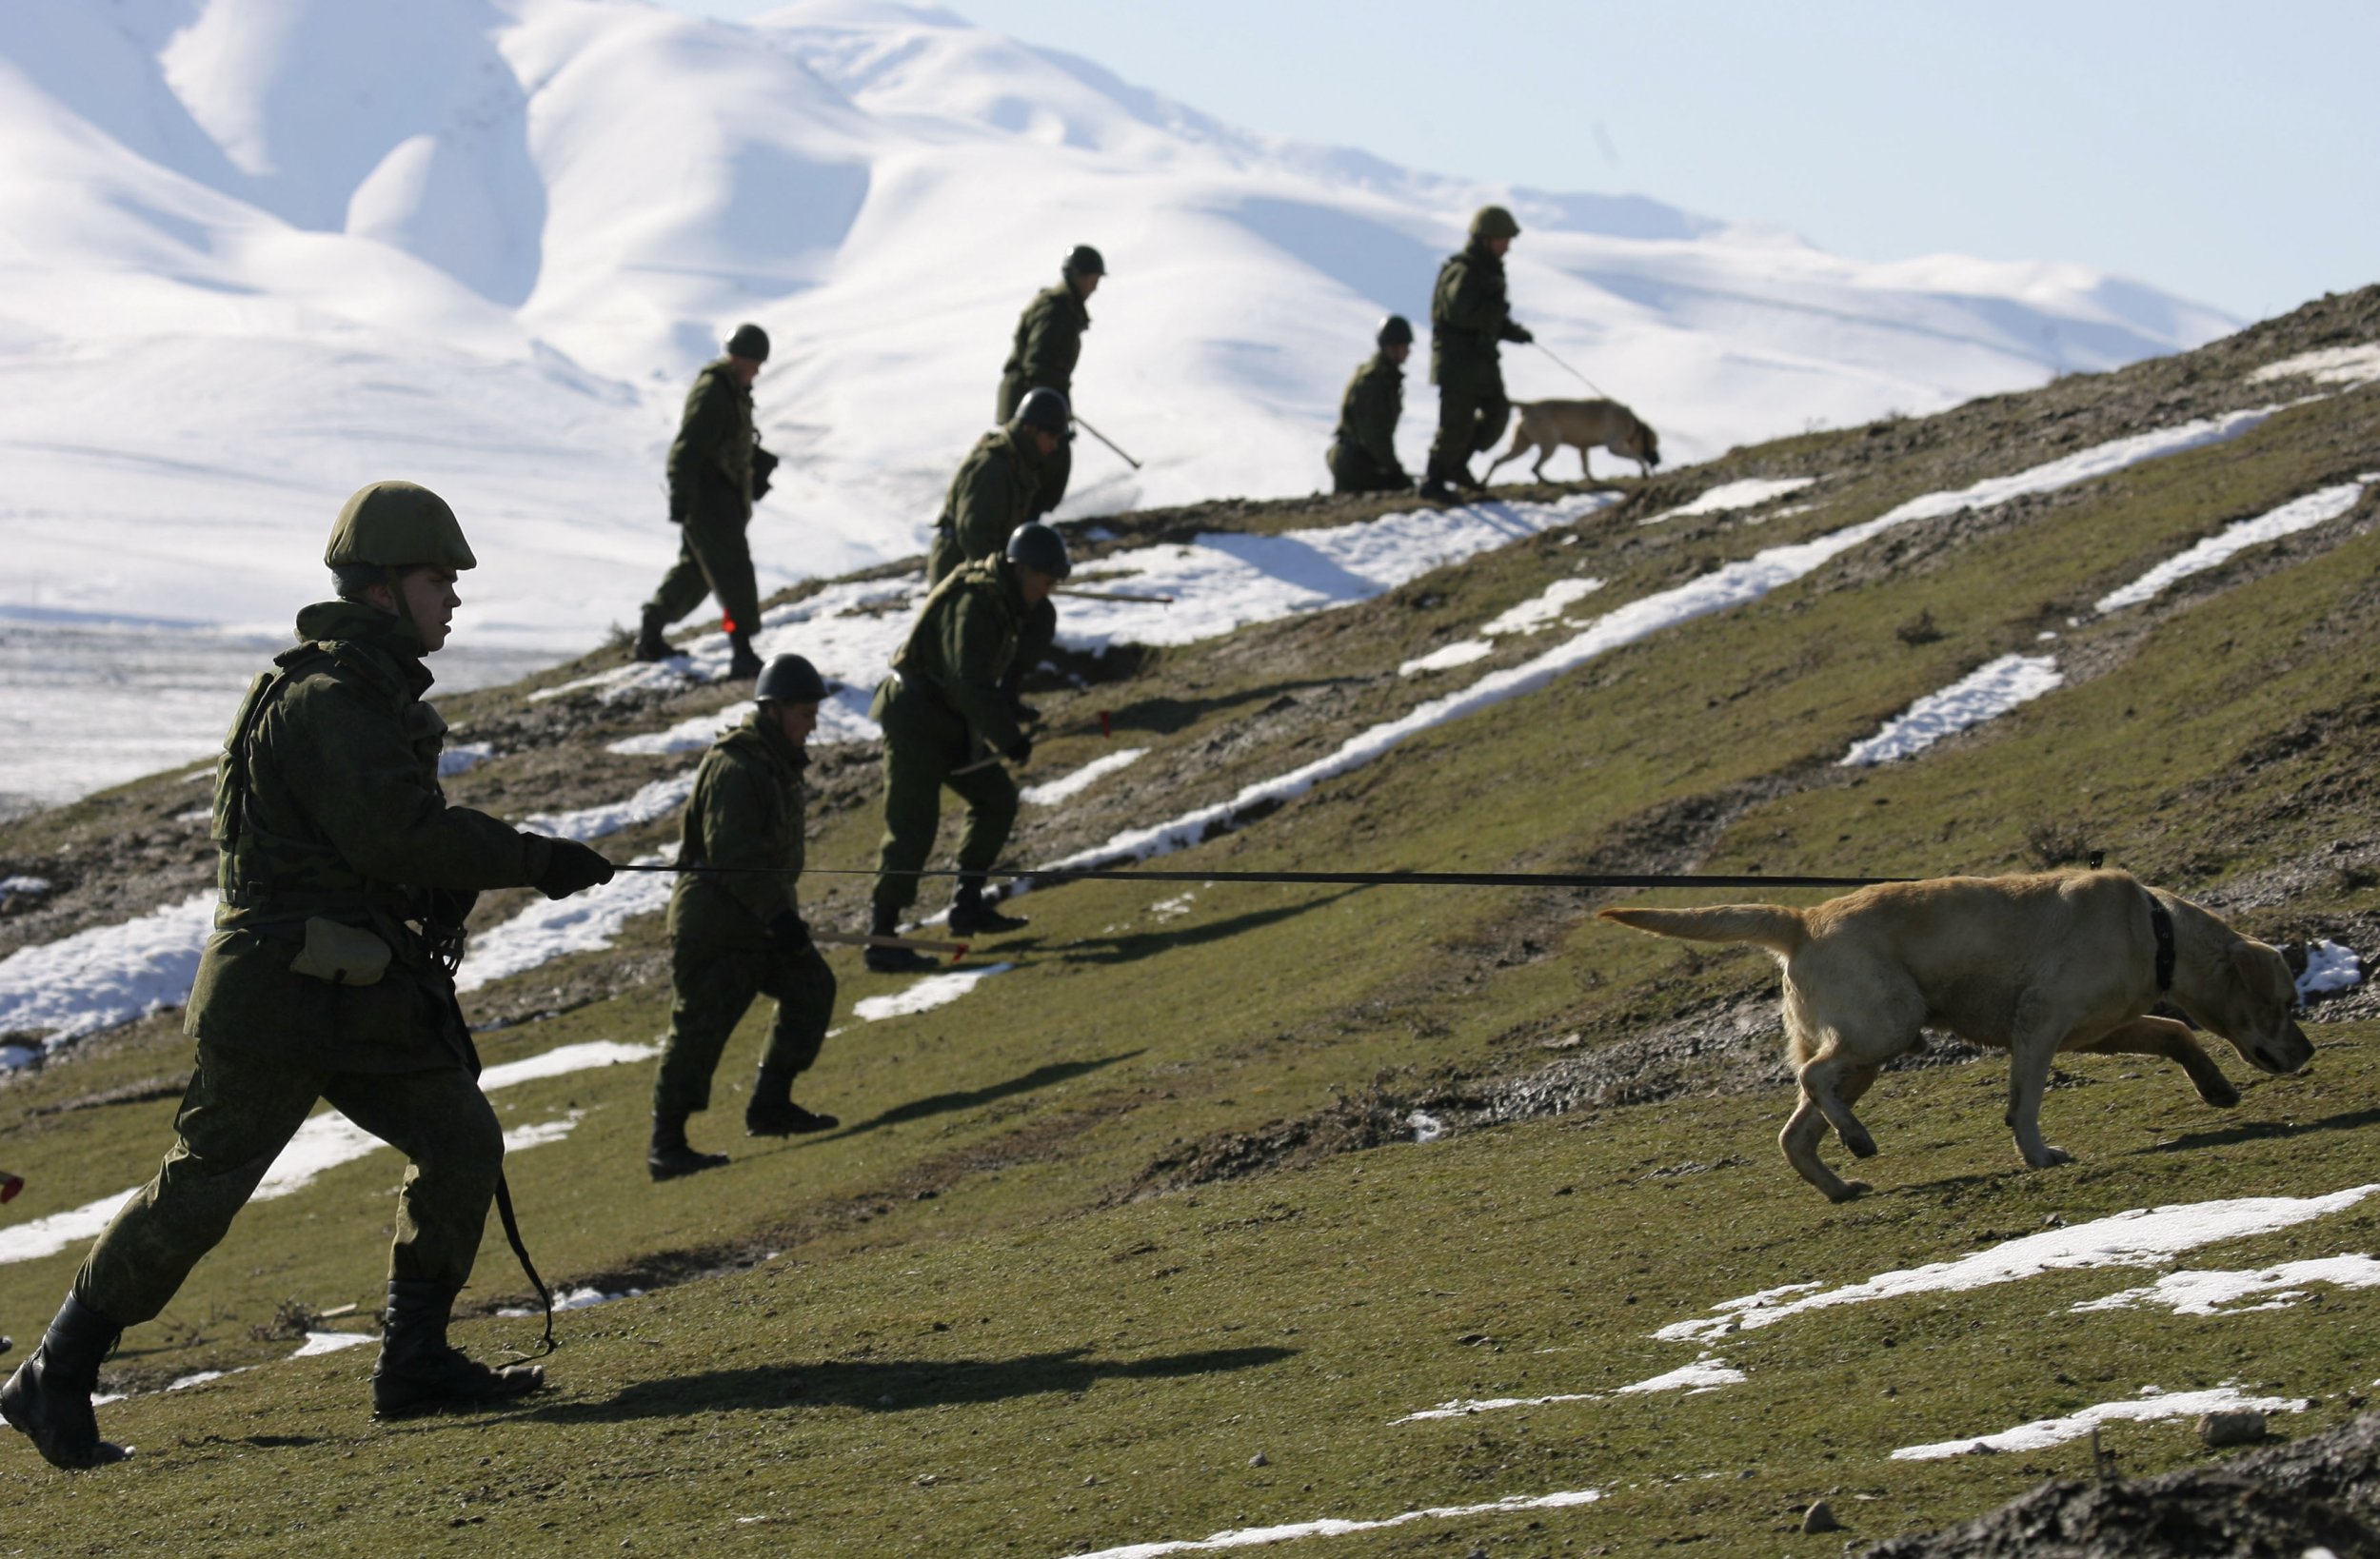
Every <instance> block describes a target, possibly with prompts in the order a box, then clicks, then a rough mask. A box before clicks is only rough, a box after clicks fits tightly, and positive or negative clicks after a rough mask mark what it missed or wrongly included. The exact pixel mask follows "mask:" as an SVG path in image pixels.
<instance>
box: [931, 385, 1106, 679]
mask: <svg viewBox="0 0 2380 1559" xmlns="http://www.w3.org/2000/svg"><path fill="white" fill-rule="evenodd" d="M1072 437H1074V429H1073V427H1072V426H1071V425H1070V424H1069V423H1068V421H1067V416H1066V398H1065V397H1064V396H1063V395H1061V394H1059V393H1058V391H1056V390H1054V389H1037V390H1032V391H1029V392H1028V393H1027V394H1026V395H1025V398H1024V400H1023V401H1022V402H1021V403H1020V404H1019V405H1018V406H1017V414H1016V415H1015V416H1013V417H1011V418H1009V419H1008V421H1007V423H1006V424H1004V425H1002V426H1000V427H997V428H994V429H993V430H992V431H991V432H989V433H986V434H984V435H983V436H982V438H981V439H978V440H977V441H976V444H975V448H974V450H973V451H971V452H970V453H969V454H968V456H967V459H966V463H965V464H962V465H961V466H960V467H959V474H958V475H957V476H955V477H953V478H951V479H950V496H949V497H947V498H945V499H944V500H943V501H942V518H941V519H939V520H937V521H935V522H934V540H933V543H932V544H931V545H929V546H928V547H927V548H926V551H925V586H926V588H927V589H928V590H931V589H932V588H933V587H934V586H935V585H937V584H940V583H942V581H943V580H944V579H946V578H948V577H949V576H950V574H951V572H952V571H953V570H954V569H957V568H959V567H960V566H961V565H962V564H965V563H971V562H982V560H983V559H985V558H997V557H999V556H1000V555H1001V554H1002V552H1004V551H1006V550H1007V547H1008V538H1009V537H1011V536H1013V535H1015V534H1016V531H1017V527H1018V526H1020V525H1021V524H1024V523H1026V522H1028V521H1030V520H1031V519H1032V518H1033V517H1034V516H1035V515H1037V514H1039V513H1040V512H1041V508H1040V507H1039V506H1038V505H1037V503H1036V500H1037V498H1038V496H1039V494H1040V491H1041V472H1042V471H1043V470H1044V469H1046V468H1047V466H1048V464H1049V463H1050V461H1052V460H1053V459H1055V458H1057V457H1058V456H1059V455H1060V454H1061V452H1062V451H1063V450H1064V449H1065V447H1066V441H1067V440H1068V439H1071V438H1072ZM1057 641H1058V608H1057V607H1056V606H1054V605H1052V604H1051V603H1050V602H1046V601H1044V602H1041V604H1040V605H1039V606H1036V607H1034V608H1033V611H1032V614H1031V615H1030V616H1029V617H1028V618H1027V619H1026V621H1025V624H1024V631H1023V633H1022V634H1021V636H1020V637H1019V638H1018V641H1017V653H1016V657H1015V659H1014V660H1013V661H1010V663H1009V666H1008V674H1007V675H1006V676H1005V677H1003V678H1002V680H1001V691H1002V694H1004V695H1005V696H1006V697H1007V700H1008V711H1009V713H1010V714H1012V715H1014V716H1016V717H1017V719H1018V720H1020V721H1022V722H1025V723H1030V722H1032V721H1033V720H1039V719H1040V718H1041V711H1039V710H1037V709H1035V708H1034V707H1033V706H1032V705H1031V704H1029V703H1027V702H1025V701H1024V699H1023V695H1022V690H1023V686H1024V674H1025V673H1026V672H1028V671H1030V670H1032V669H1033V668H1034V667H1035V666H1038V665H1040V664H1041V658H1042V657H1043V656H1045V655H1047V654H1048V653H1049V648H1050V646H1051V645H1052V644H1054V643H1056V642H1057Z"/></svg>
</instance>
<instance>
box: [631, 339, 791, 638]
mask: <svg viewBox="0 0 2380 1559" xmlns="http://www.w3.org/2000/svg"><path fill="white" fill-rule="evenodd" d="M767 361H768V332H767V331H765V330H764V329H762V328H761V327H760V326H757V325H739V326H736V333H735V334H734V335H732V336H729V337H728V338H727V355H726V356H724V357H722V358H720V359H719V360H718V361H717V362H714V363H711V364H708V365H705V366H704V369H703V371H702V372H701V373H699V374H696V375H695V376H694V387H693V388H692V389H690V390H688V391H687V392H686V398H685V416H684V419H683V420H682V421H681V422H680V423H679V424H678V438H677V442H676V443H674V444H671V445H670V446H669V520H670V523H672V524H674V525H676V526H678V528H679V529H680V531H681V532H683V536H682V538H681V540H680V542H679V544H678V561H677V562H676V563H674V564H673V565H671V567H670V570H669V572H668V573H666V574H664V575H663V576H662V582H661V588H660V589H658V590H655V591H654V592H653V599H652V600H650V601H648V602H645V618H644V622H642V623H641V624H640V625H639V627H638V628H637V635H636V658H637V659H638V660H640V661H658V660H661V659H662V658H663V657H664V656H666V655H667V654H668V653H669V641H667V640H666V639H664V638H663V637H662V633H663V630H664V629H665V628H667V627H668V626H669V625H670V624H671V623H672V622H677V621H678V619H680V618H682V617H684V616H685V615H686V613H688V612H690V611H692V610H694V608H695V607H697V606H700V605H701V604H702V603H703V597H704V595H705V594H708V595H713V596H716V597H718V598H719V609H720V612H721V613H722V614H723V615H724V617H725V619H726V622H727V643H728V645H729V647H730V648H731V649H732V650H733V651H734V657H733V659H732V660H730V661H728V664H727V675H728V676H729V677H731V678H733V679H735V680H736V681H744V680H745V679H747V678H752V677H757V676H759V675H760V671H761V658H760V657H759V656H758V655H756V654H755V653H753V650H752V630H753V629H755V628H757V627H759V626H760V624H761V597H760V585H759V583H758V582H757V581H756V580H755V579H754V577H753V573H752V546H751V543H750V541H749V540H748V539H747V538H746V536H745V532H746V530H748V529H749V528H750V526H751V523H752V504H753V503H754V502H755V501H756V500H758V499H759V498H760V497H761V495H762V494H764V493H765V492H767V491H768V475H769V473H770V472H771V471H774V470H775V469H776V468H777V457H776V456H774V455H772V454H770V453H769V452H768V451H767V450H765V449H764V448H762V447H761V446H760V442H759V440H758V438H757V437H756V436H755V435H754V433H753V431H752V382H753V381H754V380H755V379H758V378H759V377H760V373H761V365H762V364H764V363H765V362H767Z"/></svg>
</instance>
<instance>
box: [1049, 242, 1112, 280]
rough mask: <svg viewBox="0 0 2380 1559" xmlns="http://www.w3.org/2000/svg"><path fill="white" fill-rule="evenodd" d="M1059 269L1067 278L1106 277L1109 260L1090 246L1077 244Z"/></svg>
mask: <svg viewBox="0 0 2380 1559" xmlns="http://www.w3.org/2000/svg"><path fill="white" fill-rule="evenodd" d="M1058 269H1059V271H1060V273H1061V275H1066V276H1104V275H1106V274H1107V260H1106V257H1105V256H1103V255H1101V253H1100V251H1099V250H1097V249H1095V248H1093V247H1091V246H1090V245H1088V244H1077V245H1076V246H1075V247H1074V248H1073V249H1072V250H1070V251H1069V252H1068V253H1067V255H1066V258H1065V260H1064V262H1063V263H1062V264H1061V265H1060V266H1059V267H1058Z"/></svg>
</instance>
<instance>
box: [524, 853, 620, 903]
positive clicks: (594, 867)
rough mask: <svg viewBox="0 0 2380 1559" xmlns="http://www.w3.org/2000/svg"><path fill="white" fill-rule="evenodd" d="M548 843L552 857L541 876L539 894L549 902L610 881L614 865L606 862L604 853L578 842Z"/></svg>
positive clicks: (548, 858)
mask: <svg viewBox="0 0 2380 1559" xmlns="http://www.w3.org/2000/svg"><path fill="white" fill-rule="evenodd" d="M545 842H546V844H547V845H548V846H550V853H549V854H548V855H547V856H546V858H545V871H544V872H542V873H540V874H539V875H538V878H537V891H538V892H539V893H542V894H544V895H545V897H546V898H569V897H570V896H571V895H572V894H574V893H585V891H586V890H587V889H589V888H591V887H594V886H595V885H596V884H597V883H599V882H608V881H610V880H611V877H612V869H611V862H610V861H608V860H605V858H604V857H603V852H601V851H599V850H595V849H593V848H590V847H589V846H587V845H584V844H581V843H580V842H579V841H578V840H576V839H547V840H546V841H545Z"/></svg>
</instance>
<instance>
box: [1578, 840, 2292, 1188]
mask: <svg viewBox="0 0 2380 1559" xmlns="http://www.w3.org/2000/svg"><path fill="white" fill-rule="evenodd" d="M1601 918H1603V919H1606V920H1616V921H1617V922H1619V923H1620V924H1621V925H1626V926H1634V927H1636V929H1637V930H1639V931H1650V932H1653V933H1655V934H1656V935H1657V936H1662V937H1686V938H1688V939H1691V940H1694V941H1704V942H1750V943H1752V944H1754V945H1755V946H1757V947H1765V948H1767V949H1768V950H1769V951H1770V952H1771V953H1773V954H1775V956H1776V958H1777V961H1778V962H1779V963H1781V964H1783V965H1784V966H1785V1033H1786V1036H1787V1039H1788V1041H1789V1043H1790V1046H1791V1051H1790V1054H1791V1056H1792V1060H1793V1064H1794V1069H1795V1075H1796V1076H1798V1077H1799V1078H1800V1081H1801V1103H1800V1106H1799V1108H1797V1109H1795V1112H1794V1115H1793V1118H1792V1119H1791V1120H1789V1121H1787V1122H1786V1124H1785V1130H1784V1131H1783V1132H1781V1133H1780V1134H1778V1136H1777V1142H1778V1145H1779V1146H1781V1147H1782V1148H1783V1149H1784V1150H1785V1161H1786V1162H1787V1163H1789V1164H1791V1165H1793V1166H1794V1168H1795V1170H1797V1171H1798V1172H1800V1174H1801V1177H1802V1178H1803V1179H1805V1180H1807V1181H1809V1182H1810V1183H1811V1184H1812V1185H1814V1186H1816V1187H1817V1188H1818V1189H1819V1190H1820V1191H1822V1192H1824V1193H1826V1194H1827V1195H1828V1196H1829V1197H1830V1198H1831V1199H1833V1200H1835V1201H1838V1202H1841V1201H1848V1200H1850V1199H1851V1198H1852V1197H1854V1196H1856V1195H1858V1194H1861V1193H1862V1192H1864V1191H1866V1190H1867V1189H1868V1186H1867V1184H1866V1183H1865V1182H1864V1181H1859V1180H1845V1179H1842V1178H1841V1177H1840V1176H1838V1175H1836V1174H1835V1172H1834V1171H1832V1170H1830V1169H1828V1168H1827V1167H1826V1165H1825V1164H1823V1163H1821V1162H1820V1161H1819V1159H1818V1143H1819V1142H1820V1141H1821V1140H1822V1139H1823V1138H1824V1137H1825V1135H1826V1129H1827V1127H1828V1126H1829V1125H1832V1126H1833V1127H1834V1128H1835V1132H1836V1133H1837V1134H1839V1135H1841V1137H1842V1139H1843V1146H1845V1147H1847V1148H1849V1149H1850V1150H1851V1151H1852V1153H1853V1154H1854V1156H1857V1157H1860V1158H1865V1157H1867V1156H1869V1155H1870V1154H1874V1152H1875V1139H1874V1137H1872V1136H1870V1135H1868V1129H1867V1128H1866V1127H1864V1126H1862V1125H1860V1124H1859V1122H1858V1120H1857V1119H1855V1118H1854V1116H1853V1115H1852V1113H1851V1107H1852V1105H1853V1104H1854V1103H1855V1102H1857V1101H1858V1098H1859V1096H1860V1095H1862V1094H1864V1093H1866V1092H1867V1091H1868V1085H1869V1084H1871V1083H1873V1082H1874V1081H1875V1077H1876V1072H1877V1069H1878V1068H1880V1067H1881V1066H1882V1065H1883V1064H1884V1063H1885V1062H1886V1061H1889V1060H1891V1059H1892V1058H1893V1057H1894V1056H1898V1055H1900V1054H1901V1053H1902V1052H1904V1051H1907V1050H1910V1049H1913V1048H1914V1046H1915V1045H1916V1043H1917V1041H1918V1034H1917V1031H1918V1029H1919V1028H1921V1027H1926V1026H1932V1027H1934V1028H1940V1029H1948V1030H1950V1031H1951V1032H1952V1033H1954V1034H1955V1035H1957V1036H1959V1037H1960V1038H1962V1039H1966V1040H1968V1041H1970V1042H1972V1043H1974V1044H1978V1045H1993V1046H1997V1047H1999V1048H2000V1049H2003V1050H2006V1051H2007V1052H2009V1082H2008V1124H2009V1126H2010V1128H2011V1129H2012V1130H2013V1132H2014V1133H2015V1134H2016V1150H2017V1152H2018V1153H2020V1154H2023V1155H2024V1159H2025V1162H2026V1163H2028V1164H2031V1165H2032V1166H2033V1167H2034V1168H2035V1169H2042V1168H2046V1167H2048V1166H2049V1165H2052V1164H2063V1163H2065V1162H2066V1161H2067V1159H2068V1158H2069V1157H2070V1156H2071V1155H2070V1154H2068V1153H2067V1152H2066V1150H2065V1149H2063V1148H2053V1147H2052V1146H2050V1145H2049V1144H2048V1143H2047V1142H2045V1141H2043V1140H2042V1137H2041V1093H2042V1090H2043V1089H2044V1088H2045V1087H2046V1086H2047V1085H2048V1083H2049V1079H2050V1067H2051V1063H2052V1061H2053V1059H2054V1058H2055V1057H2056V1056H2057V1054H2058V1053H2059V1052H2060V1051H2070V1050H2071V1051H2092V1052H2094V1053H2097V1054H2100V1055H2127V1056H2164V1057H2165V1058H2166V1059H2168V1060H2170V1061H2173V1062H2176V1063H2178V1064H2179V1065H2180V1066H2181V1068H2182V1070H2183V1071H2184V1072H2186V1073H2188V1074H2189V1075H2190V1080H2191V1081H2192V1083H2193V1084H2195V1085H2196V1086H2197V1089H2198V1096H2199V1097H2200V1098H2202V1099H2204V1100H2206V1101H2207V1102H2208V1103H2209V1104H2214V1105H2231V1104H2236V1103H2238V1102H2239V1092H2238V1090H2236V1089H2234V1088H2233V1087H2232V1086H2231V1082H2230V1081H2229V1080H2228V1079H2227V1078H2225V1077H2224V1076H2223V1073H2222V1070H2221V1069H2220V1068H2218V1067H2217V1066H2216V1065H2215V1064H2214V1062H2213V1061H2211V1060H2210V1059H2209V1058H2208V1056H2207V1053H2206V1052H2205V1051H2203V1050H2201V1049H2199V1048H2198V1042H2197V1040H2195V1039H2194V1038H2192V1036H2191V1031H2190V1029H2189V1027H2188V1026H2187V1025H2185V1024H2181V1023H2177V1022H2174V1021H2173V1020H2172V1019H2171V1018H2166V1017H2152V1016H2148V1014H2149V1009H2150V1008H2152V1007H2153V1006H2155V1005H2156V1003H2157V1002H2158V1001H2159V999H2161V998H2162V999H2170V1000H2171V1001H2172V1003H2173V1004H2174V1005H2175V1006H2177V1007H2179V1008H2180V1009H2181V1010H2182V1011H2184V1012H2186V1013H2188V1014H2189V1015H2190V1016H2191V1017H2192V1020H2194V1021H2195V1022H2197V1023H2198V1024H2200V1025H2201V1026H2203V1027H2205V1028H2207V1029H2210V1030H2212V1031H2213V1032H2214V1033H2216V1034H2219V1035H2221V1036H2223V1037H2224V1038H2226V1039H2228V1040H2230V1041H2231V1047H2232V1048H2233V1049H2234V1050H2237V1051H2238V1052H2239V1053H2240V1055H2241V1056H2243V1057H2244V1058H2245V1059H2247V1060H2248V1061H2249V1062H2251V1064H2253V1065H2254V1066H2256V1067H2258V1068H2260V1069H2262V1070H2263V1071H2266V1072H2275V1073H2288V1072H2295V1071H2297V1070H2298V1069H2299V1068H2300V1067H2303V1066H2304V1065H2305V1064H2306V1062H2307V1061H2308V1060H2309V1059H2311V1057H2312V1056H2313V1046H2312V1045H2311V1043H2310V1042H2308V1040H2307V1038H2306V1036H2305V1033H2304V1031H2302V1030H2301V1029H2299V1028H2298V1026H2297V1021H2296V1019H2295V1017H2293V1016H2291V1009H2292V1008H2293V1007H2294V1006H2295V1005H2296V1000H2297V987H2296V982H2295V981H2294V980H2292V979H2291V977H2290V971H2289V965H2288V963H2287V962H2286V961H2285V960H2284V959H2283V958H2282V957H2281V954H2280V953H2279V951H2278V950H2277V949H2274V948H2272V947H2270V946H2267V945H2266V944H2265V943H2263V942H2259V941H2255V940H2253V939H2251V938H2250V937H2242V936H2240V935H2239V934H2238V933H2237V932H2234V931H2233V930H2231V927H2230V926H2227V925H2225V924H2224V923H2223V921H2222V920H2221V919H2219V918H2217V917H2215V916H2214V915H2213V914H2212V913H2211V912H2209V911H2207V910H2204V909H2201V908H2199V907H2198V906H2197V905H2196V904H2193V903H2192V902H2191V901H2190V900H2189V899H2187V898H2180V897H2179V896H2177V895H2174V894H2170V893H2166V892H2164V891H2163V890H2161V889H2157V888H2150V887H2145V886H2143V885H2142V884H2141V883H2140V882H2139V881H2138V880H2137V879H2136V878H2133V877H2132V874H2131V873H2130V872H2119V871H2096V872H2047V873H2041V874H2038V875H2033V876H2024V877H1946V878H1933V879H1931V880H1928V881H1923V882H1896V883H1888V884H1885V885H1883V886H1880V887H1873V888H1862V889H1860V890H1859V891H1858V892H1856V893H1851V894H1846V895H1844V896H1843V897H1842V898H1830V899H1828V900H1827V901H1826V902H1825V903H1823V904H1818V905H1815V906H1814V907H1812V908H1810V909H1793V908H1789V907H1787V906H1785V905H1781V904H1715V905H1712V906H1710V907H1709V908H1706V909H1675V910H1665V909H1607V910H1604V911H1602V912H1601Z"/></svg>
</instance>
